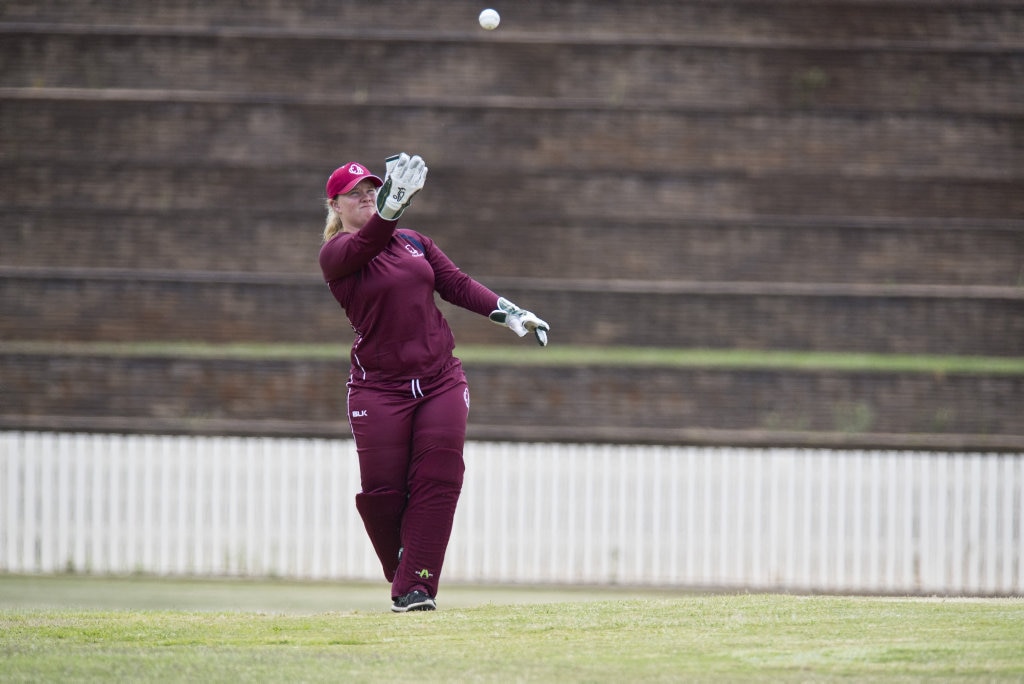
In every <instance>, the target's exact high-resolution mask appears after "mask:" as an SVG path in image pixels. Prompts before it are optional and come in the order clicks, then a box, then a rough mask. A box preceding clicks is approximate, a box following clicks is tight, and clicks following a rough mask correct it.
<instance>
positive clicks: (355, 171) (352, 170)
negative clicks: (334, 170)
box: [348, 164, 366, 176]
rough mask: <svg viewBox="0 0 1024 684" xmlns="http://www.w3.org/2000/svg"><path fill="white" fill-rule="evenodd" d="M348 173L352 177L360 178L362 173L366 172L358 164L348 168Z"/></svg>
mask: <svg viewBox="0 0 1024 684" xmlns="http://www.w3.org/2000/svg"><path fill="white" fill-rule="evenodd" d="M348 172H349V173H351V174H352V175H353V176H361V175H363V174H364V173H366V170H365V169H364V168H363V167H361V166H360V165H359V164H353V165H352V166H350V167H348Z"/></svg>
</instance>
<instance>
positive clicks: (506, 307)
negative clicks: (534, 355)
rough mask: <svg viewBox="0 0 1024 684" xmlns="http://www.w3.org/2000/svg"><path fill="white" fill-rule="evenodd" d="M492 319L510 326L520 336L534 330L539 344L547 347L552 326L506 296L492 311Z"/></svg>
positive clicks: (499, 323)
mask: <svg viewBox="0 0 1024 684" xmlns="http://www.w3.org/2000/svg"><path fill="white" fill-rule="evenodd" d="M490 319H491V320H492V321H494V322H495V323H497V324H498V325H505V326H508V327H509V329H511V330H512V332H514V333H515V334H516V335H519V336H520V337H523V336H524V335H526V333H528V332H532V333H533V334H535V335H536V336H537V344H539V345H540V346H542V347H546V346H547V344H548V330H550V329H551V326H549V325H548V324H547V323H545V322H544V321H542V320H541V319H539V318H537V316H536V315H535V314H533V313H532V312H530V311H527V310H526V309H520V308H519V307H518V306H516V305H515V304H513V303H512V302H510V301H508V300H507V299H505V298H504V297H499V298H498V308H497V309H495V310H494V311H492V312H491V315H490Z"/></svg>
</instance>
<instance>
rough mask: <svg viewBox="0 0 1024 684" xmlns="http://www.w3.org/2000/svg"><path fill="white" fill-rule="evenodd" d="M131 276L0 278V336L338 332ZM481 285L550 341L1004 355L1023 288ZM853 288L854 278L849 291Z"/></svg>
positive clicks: (261, 298) (270, 303)
mask: <svg viewBox="0 0 1024 684" xmlns="http://www.w3.org/2000/svg"><path fill="white" fill-rule="evenodd" d="M191 276H192V277H191V279H189V280H178V279H175V277H174V275H173V274H170V275H169V276H167V277H157V276H152V275H150V276H149V277H147V278H146V279H145V280H142V279H139V280H134V281H133V280H131V279H130V278H128V277H117V274H116V273H115V274H111V275H110V276H109V277H107V278H104V279H99V278H74V277H71V278H56V277H54V278H46V279H43V278H38V277H28V278H21V277H16V276H9V277H3V276H2V274H0V305H2V307H3V309H4V311H6V312H7V315H6V316H5V317H3V318H2V319H0V339H4V338H5V339H21V340H31V339H37V340H62V341H73V340H81V341H111V342H134V341H146V340H159V339H166V340H198V341H206V342H221V343H231V342H244V341H258V342H279V343H288V342H304V343H324V342H339V341H350V340H351V339H352V336H351V333H350V332H349V330H348V325H347V322H346V320H345V318H344V314H343V312H342V311H341V309H340V308H339V307H338V305H337V304H336V303H335V301H334V299H333V298H332V297H331V295H330V292H329V291H328V289H327V287H326V286H325V285H324V284H323V283H322V282H320V281H319V280H318V279H317V278H315V277H311V278H301V279H298V278H296V279H292V280H282V279H276V280H275V279H265V280H264V279H261V278H260V277H259V276H249V277H247V278H244V279H242V278H225V277H224V276H219V275H216V274H191ZM489 284H490V285H492V289H495V290H496V291H498V292H499V293H501V294H503V295H504V296H507V297H508V298H510V299H512V300H513V301H516V302H518V303H520V304H521V305H523V306H528V307H529V308H530V309H533V310H535V311H537V312H539V313H540V314H541V315H543V316H544V317H545V318H546V319H550V321H549V322H551V323H552V325H553V326H554V329H553V332H552V340H553V341H557V343H558V344H562V345H569V344H581V345H591V346H594V345H596V346H631V345H635V346H655V347H710V348H742V349H793V350H819V351H857V352H898V353H923V354H967V355H998V356H1016V355H1021V354H1022V353H1024V294H1022V293H1019V292H1018V291H1017V290H1016V289H1008V288H997V289H995V292H994V293H993V294H990V295H985V294H981V295H978V294H975V293H974V292H973V291H971V290H965V291H963V292H962V294H961V296H956V295H954V294H947V295H944V296H936V295H935V294H933V293H932V291H931V290H929V289H927V288H924V289H922V290H921V291H920V292H917V291H914V290H911V291H906V290H905V288H904V289H900V288H894V289H893V290H892V291H891V292H887V291H886V290H885V289H881V290H878V289H872V290H869V291H866V292H862V291H858V290H853V291H851V292H846V291H845V290H844V289H839V290H838V291H837V290H834V289H833V290H826V291H823V292H815V291H814V290H815V288H814V286H813V285H811V286H804V287H802V288H799V290H798V291H793V290H790V289H778V288H775V289H774V290H773V287H772V286H771V285H768V284H763V285H757V284H755V285H752V286H744V287H740V288H735V287H725V288H717V289H716V288H715V287H708V286H704V285H700V284H686V283H682V284H679V285H678V286H676V287H671V288H663V289H661V288H659V289H651V288H648V287H636V288H635V289H634V288H633V287H627V288H623V287H622V284H621V283H620V284H619V286H618V287H615V286H611V285H609V286H605V285H602V282H601V281H600V280H597V281H593V282H590V283H584V284H582V285H579V284H577V283H574V282H572V281H560V280H557V279H550V280H547V281H546V282H544V283H540V284H531V283H530V281H528V280H522V279H517V280H515V281H508V280H501V279H494V280H493V281H492V282H490V283H489ZM862 289H863V288H862ZM441 305H442V307H443V308H444V310H445V312H446V315H447V316H448V318H449V320H450V322H451V324H452V326H453V328H454V330H455V331H456V336H457V339H458V340H459V342H460V343H462V344H495V343H501V342H507V341H508V340H507V338H504V337H503V336H499V335H498V334H497V332H498V330H499V329H498V328H496V327H495V326H493V325H490V324H487V323H486V321H484V320H483V319H482V318H481V317H479V316H478V315H477V314H474V313H470V312H467V311H465V310H462V309H456V308H454V307H452V306H450V305H448V304H446V303H442V304H441Z"/></svg>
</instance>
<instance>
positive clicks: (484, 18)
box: [480, 9, 501, 31]
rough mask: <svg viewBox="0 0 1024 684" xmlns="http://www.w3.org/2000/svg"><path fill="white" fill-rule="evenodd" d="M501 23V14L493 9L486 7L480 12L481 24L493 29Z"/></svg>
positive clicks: (490, 29)
mask: <svg viewBox="0 0 1024 684" xmlns="http://www.w3.org/2000/svg"><path fill="white" fill-rule="evenodd" d="M500 23H501V15H500V14H498V13H497V12H496V11H494V10H492V9H485V10H484V11H483V12H481V13H480V26H481V27H483V28H485V29H487V30H488V31H493V30H494V29H496V28H498V24H500Z"/></svg>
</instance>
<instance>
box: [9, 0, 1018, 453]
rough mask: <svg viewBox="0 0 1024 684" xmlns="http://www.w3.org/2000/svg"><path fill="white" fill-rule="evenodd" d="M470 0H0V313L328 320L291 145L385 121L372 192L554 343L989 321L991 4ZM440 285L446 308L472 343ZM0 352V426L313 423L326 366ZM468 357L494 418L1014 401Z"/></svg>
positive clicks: (858, 427)
mask: <svg viewBox="0 0 1024 684" xmlns="http://www.w3.org/2000/svg"><path fill="white" fill-rule="evenodd" d="M479 9H480V7H479V6H478V5H475V4H473V3H470V2H469V0H445V2H431V3H424V2H419V1H418V0H382V2H377V3H371V4H366V3H345V2H341V3H339V2H327V1H326V0H296V1H295V2H289V3H280V2H277V1H276V0H252V1H251V2H245V3H230V2H215V3H211V2H200V1H199V0H162V1H161V2H159V3H155V4H154V3H141V4H140V3H136V2H128V1H127V0H102V1H100V2H92V1H86V0H39V1H35V0H34V1H33V2H26V1H25V0H10V1H9V2H5V3H3V4H2V5H0V37H2V40H0V64H2V65H3V68H2V69H0V88H2V89H3V90H2V91H0V104H2V106H0V187H2V188H3V190H2V193H0V235H2V238H3V247H2V248H0V312H2V316H0V340H25V339H48V340H62V341H67V342H70V343H73V342H75V341H86V340H112V341H133V340H162V339H163V340H166V339H172V340H206V341H230V342H245V341H282V342H286V341H287V342H308V341H332V342H344V341H345V340H346V339H349V338H350V332H349V331H348V329H347V325H346V323H345V321H344V318H343V316H342V315H341V312H340V311H339V310H338V307H337V306H336V304H335V303H334V302H333V301H332V300H331V298H330V297H329V295H328V294H327V292H326V290H325V289H324V288H323V285H322V284H320V283H319V282H318V279H317V275H318V274H317V267H316V262H315V255H316V252H317V249H318V247H319V233H320V229H321V226H322V223H323V208H322V197H321V195H322V192H323V182H324V178H325V177H326V175H327V174H328V173H329V172H330V171H331V170H332V169H333V168H334V167H335V166H336V165H337V164H339V163H341V162H342V161H347V160H348V159H359V160H362V161H364V162H367V163H371V164H378V165H379V162H380V160H382V159H383V158H384V157H385V156H386V155H387V154H390V153H393V152H395V151H396V148H406V149H409V150H410V151H415V152H419V153H422V154H423V155H424V156H425V157H427V159H428V162H429V163H430V164H431V173H430V181H429V192H425V193H423V194H422V196H421V197H418V198H417V201H416V205H415V207H414V210H413V212H411V213H410V215H409V217H408V226H409V227H415V228H420V229H422V230H423V231H424V232H427V233H428V234H430V235H432V236H434V237H435V238H436V239H437V240H438V242H439V243H440V244H441V245H442V247H444V248H445V250H446V251H447V252H448V253H449V254H450V255H451V256H453V257H454V258H455V260H456V261H457V263H459V264H460V265H461V266H462V267H463V268H464V269H465V270H467V271H468V272H470V273H471V274H473V275H474V276H476V277H477V278H479V279H480V280H482V281H484V282H487V283H492V284H494V289H496V290H499V291H501V292H502V293H503V294H507V295H509V296H511V297H512V298H514V299H517V300H521V303H523V304H524V305H528V306H530V307H531V308H533V309H536V310H537V311H538V312H539V313H541V314H542V315H544V316H546V317H548V318H549V319H550V320H551V322H552V324H553V325H554V330H553V335H552V338H553V340H554V341H555V342H554V343H558V344H568V343H574V344H575V343H579V344H602V345H603V344H642V345H647V344H657V345H659V346H663V345H676V346H708V347H720V348H722V347H724V348H736V347H744V348H747V347H751V348H764V349H815V350H825V349H838V350H872V351H899V352H907V353H955V354H999V355H1017V356H1019V355H1021V354H1022V353H1024V352H1022V349H1021V345H1022V344H1024V343H1022V340H1024V313H1022V310H1021V309H1022V299H1021V294H1020V286H1021V284H1022V283H1024V193H1021V191H1020V188H1021V183H1022V174H1024V166H1022V164H1021V158H1022V156H1024V148H1022V141H1024V137H1022V136H1021V123H1022V116H1024V86H1022V84H1024V39H1022V38H1021V36H1022V35H1024V7H1022V6H1021V4H1020V3H1019V2H1015V1H1013V0H986V1H985V2H977V1H974V0H963V1H958V2H944V1H939V0H894V1H893V2H885V3H880V2H862V1H860V0H775V1H773V2H752V1H748V0H725V1H723V2H704V1H703V0H701V1H696V0H694V1H690V0H678V1H676V0H645V1H644V2H640V3H630V4H629V7H628V8H627V7H626V5H625V4H623V3H620V2H610V1H609V2H604V1H601V2H593V1H590V0H567V1H566V2H559V3H526V2H521V3H513V4H511V5H510V6H509V7H507V8H503V9H502V12H503V25H502V28H501V30H499V31H498V32H494V33H489V32H483V31H480V30H479V28H478V27H477V26H476V23H475V17H476V14H477V13H478V12H479ZM338 64H358V65H359V68H354V69H353V68H350V69H344V70H339V69H338V67H337V65H338ZM396 65H400V66H401V68H396ZM371 133H372V134H371ZM97 269H100V270H97ZM103 269H105V270H103ZM69 271H70V272H69ZM758 283H760V285H758ZM931 286H946V287H944V288H942V287H931ZM451 317H452V322H453V326H454V327H455V328H456V332H457V335H458V337H459V340H460V342H461V343H464V344H468V343H484V344H487V343H491V342H492V341H493V340H500V341H501V342H505V341H507V338H505V337H503V336H501V335H500V334H497V333H500V331H497V329H496V328H494V326H489V325H487V324H486V323H485V322H484V323H481V322H480V321H477V320H470V318H469V317H470V315H469V314H467V313H465V312H455V311H452V312H451ZM506 334H507V331H506ZM341 365H342V366H343V365H344V364H341ZM313 366H316V367H315V368H314V367H313ZM0 369H2V370H0V373H2V374H0V390H2V392H3V397H4V402H5V403H4V404H3V407H2V408H0V414H2V416H0V424H4V425H14V426H17V425H19V422H18V421H19V420H20V421H21V423H20V424H22V425H33V424H35V425H44V426H45V425H49V426H51V427H52V426H53V425H54V424H57V425H58V426H59V423H60V422H61V421H62V420H67V421H68V425H71V426H72V427H85V428H87V429H88V428H89V424H88V423H89V421H90V420H92V421H93V424H94V425H97V426H107V427H112V428H116V429H145V427H144V426H145V425H147V424H149V425H151V426H153V429H173V430H181V431H188V430H201V429H205V430H209V429H217V428H216V426H219V427H220V428H222V429H225V430H236V431H245V430H257V429H260V426H262V428H263V429H264V430H267V431H273V430H278V431H282V432H288V431H293V432H295V433H302V432H303V431H305V433H307V434H312V433H323V432H324V431H325V430H328V431H329V430H333V429H335V428H334V427H331V428H325V426H327V425H330V426H336V425H337V423H336V422H334V419H333V418H326V417H317V415H315V414H316V411H318V410H320V408H321V404H318V403H317V402H325V401H326V402H328V403H325V404H322V405H323V406H330V407H331V414H332V415H338V414H340V411H339V410H338V408H337V406H336V405H335V404H331V403H330V402H331V401H338V400H340V397H341V394H340V393H339V394H337V395H332V396H331V397H326V396H325V395H323V394H321V392H323V391H326V390H327V388H330V389H336V387H335V386H337V385H338V383H339V382H343V379H341V380H339V378H338V377H336V376H334V375H331V373H334V372H335V371H334V370H328V369H327V368H326V367H324V366H322V365H317V364H313V365H312V366H311V365H310V364H303V363H295V362H291V363H289V362H271V361H267V362H263V361H245V362H243V361H239V360H237V359H236V360H231V359H221V360H219V361H218V360H216V359H208V360H203V361H196V360H195V359H186V358H182V359H138V358H135V359H133V358H121V359H116V358H99V357H89V356H88V355H81V354H78V355H76V354H74V353H70V354H69V355H68V356H66V357H60V356H54V357H45V356H42V355H18V354H13V355H12V354H6V353H5V354H0ZM337 372H338V373H343V372H344V370H338V371H337ZM474 372H475V374H476V379H475V380H474V387H475V388H476V389H475V392H476V393H477V395H480V394H483V395H484V396H485V397H488V398H487V399H485V400H484V402H485V403H484V404H482V405H480V404H479V401H480V400H479V399H478V400H477V403H478V406H477V408H476V409H475V410H474V411H475V414H476V415H475V418H474V420H475V421H477V422H476V423H475V424H476V427H475V428H473V429H474V430H476V431H477V432H476V433H475V434H483V435H487V436H492V437H494V436H497V437H510V436H511V437H516V438H523V435H524V434H525V433H528V432H529V430H530V429H536V430H539V431H541V432H542V433H543V436H544V437H545V438H554V439H561V438H573V439H587V437H588V435H590V436H595V437H599V438H602V439H605V438H606V439H616V438H621V439H641V440H656V439H659V438H660V439H671V440H676V441H678V440H710V441H716V440H719V441H722V440H727V439H736V440H740V441H741V442H742V441H747V442H750V441H758V440H760V441H763V442H764V443H772V442H773V440H774V441H776V442H778V441H787V440H788V441H791V442H796V443H802V440H803V441H805V442H806V441H809V442H815V443H847V442H846V441H844V440H847V437H846V436H848V435H855V436H856V435H861V436H864V435H870V437H864V439H862V440H861V439H860V438H859V437H855V438H852V439H853V441H852V442H849V443H855V444H856V443H860V442H858V440H860V441H861V442H864V443H871V444H879V445H881V444H885V443H886V439H889V440H890V441H889V442H888V444H889V445H890V446H891V445H896V446H901V445H902V446H906V445H907V444H917V445H919V446H920V445H928V444H933V443H934V442H929V441H928V439H924V438H923V437H922V436H930V437H934V438H936V439H939V443H940V445H947V446H950V445H954V444H960V445H961V446H963V445H967V446H973V447H977V448H981V447H984V446H986V445H989V446H991V445H992V444H993V442H991V441H986V440H991V439H994V440H995V442H994V443H995V444H996V446H999V445H1002V446H1005V445H1006V444H1008V443H1009V442H1012V440H1013V439H1018V438H1019V437H1020V435H1022V434H1024V431H1022V428H1021V425H1020V423H1019V415H1018V414H1019V413H1020V412H1019V408H1017V409H1016V413H1014V408H1009V409H1008V408H1007V407H1008V406H1009V407H1019V406H1020V405H1021V402H1022V401H1024V394H1022V391H1021V387H1020V382H1019V380H1018V379H1015V378H1013V377H1005V376H996V377H988V376H949V377H937V378H936V377H929V376H923V375H913V374H912V375H907V376H904V375H889V374H849V373H846V374H844V373H832V374H829V373H774V372H772V373H747V372H737V371H710V370H709V371H686V372H683V371H671V372H668V371H664V370H663V369H662V370H659V369H651V370H647V371H618V370H616V371H612V370H610V369H594V368H587V367H583V368H564V369H554V370H551V371H550V375H549V374H548V370H547V369H545V370H544V371H540V370H538V369H498V368H485V369H482V370H480V369H475V370H474ZM325 378H329V379H330V382H329V383H325V382H324V380H325ZM552 380H553V381H555V382H551V381H552ZM318 383H319V385H318ZM555 386H557V389H555V388H554V387H555ZM524 387H531V388H533V389H534V392H533V395H531V394H529V393H528V392H526V390H525V389H524ZM536 387H543V388H545V391H543V392H537V391H536V389H535V388H536ZM8 397H14V398H15V399H11V400H9V399H8ZM491 400H494V401H499V402H500V403H499V404H495V405H489V404H487V403H486V402H488V401H491ZM62 402H63V403H62ZM489 406H490V408H489ZM12 407H13V408H12ZM609 417H614V419H610V418H609ZM12 421H13V422H12ZM246 425H248V427H246ZM118 426H120V427H118ZM197 426H206V427H197ZM211 426H215V427H213V428H211ZM268 426H269V427H268ZM274 426H277V427H274ZM288 426H291V427H288ZM531 426H532V428H531ZM718 431H722V432H718ZM342 432H343V430H342ZM725 434H728V435H731V437H725V436H723V435H725ZM894 434H895V435H897V436H898V437H897V438H895V439H894V440H893V439H891V438H885V437H884V436H885V435H894ZM702 435H703V436H702ZM716 435H717V436H716ZM909 435H914V436H913V437H908V436H909ZM1014 435H1016V437H1014ZM659 436H660V437H659ZM801 436H802V437H801ZM993 436H994V437H993ZM526 438H529V436H528V435H527V437H526ZM957 440H959V442H958V441H957Z"/></svg>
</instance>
